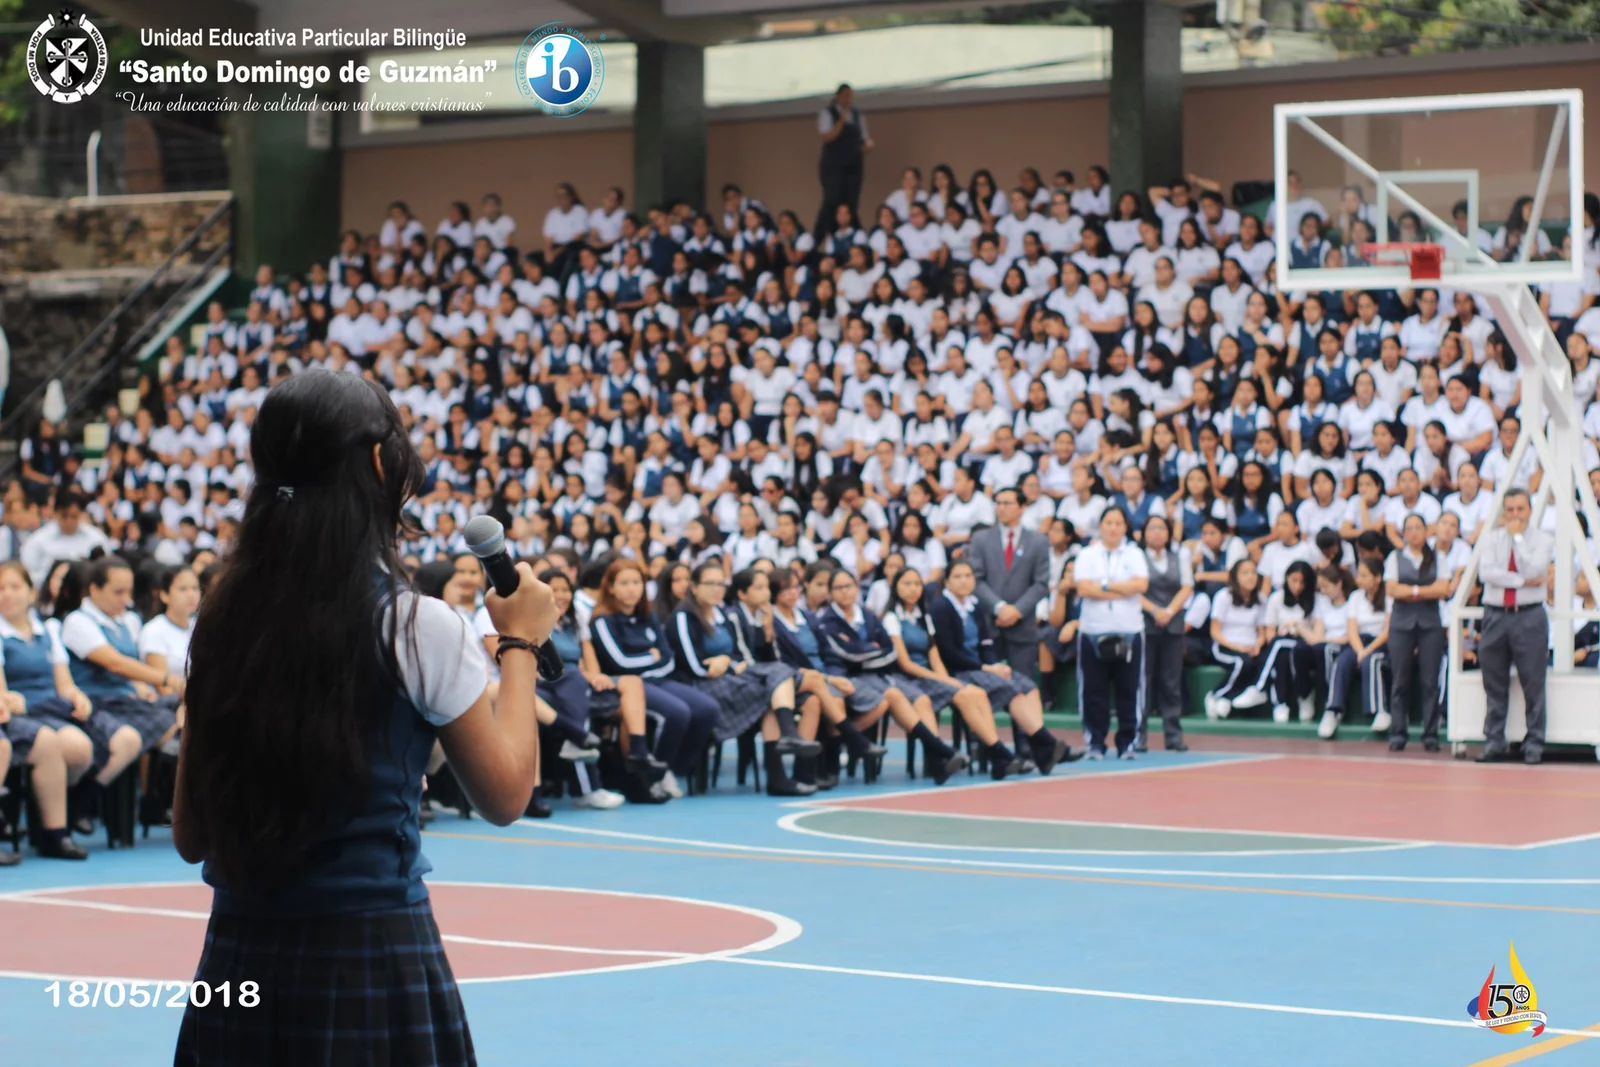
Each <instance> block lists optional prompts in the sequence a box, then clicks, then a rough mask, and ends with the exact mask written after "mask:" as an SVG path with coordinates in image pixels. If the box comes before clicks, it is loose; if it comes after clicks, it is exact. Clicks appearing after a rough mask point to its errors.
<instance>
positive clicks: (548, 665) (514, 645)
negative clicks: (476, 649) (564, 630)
mask: <svg viewBox="0 0 1600 1067" xmlns="http://www.w3.org/2000/svg"><path fill="white" fill-rule="evenodd" d="M496 639H497V642H498V643H497V644H496V645H495V650H494V662H495V665H496V666H498V665H499V664H500V657H501V656H503V655H505V653H506V652H507V651H508V650H510V649H522V650H523V651H526V652H532V653H533V656H534V659H535V660H536V661H537V663H538V668H539V677H541V678H543V679H544V680H545V681H547V682H553V681H555V680H556V679H557V678H560V677H561V676H562V675H563V674H564V673H566V664H564V663H562V662H561V653H560V652H557V651H556V647H555V646H554V645H552V644H551V643H550V642H549V641H546V642H544V643H543V644H542V645H536V644H534V643H533V642H532V641H525V640H523V639H522V638H520V637H510V636H507V635H505V634H497V635H496Z"/></svg>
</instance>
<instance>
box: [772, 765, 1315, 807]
mask: <svg viewBox="0 0 1600 1067" xmlns="http://www.w3.org/2000/svg"><path fill="white" fill-rule="evenodd" d="M1218 754H1219V755H1220V753H1218ZM1200 755H1207V756H1209V755H1212V753H1209V752H1205V753H1200ZM1227 755H1228V758H1226V759H1217V760H1205V761H1203V762H1200V763H1174V764H1172V765H1171V766H1162V767H1151V766H1148V765H1146V766H1143V767H1128V768H1126V769H1123V768H1121V767H1119V768H1117V769H1116V770H1103V771H1089V770H1084V771H1074V772H1070V773H1067V774H1059V775H1057V774H1047V775H1041V776H1040V777H1037V778H1007V779H1006V780H1005V781H1002V782H972V783H969V784H963V785H942V786H932V785H925V786H922V787H920V788H916V789H896V790H893V791H891V792H888V793H878V792H873V793H870V794H866V795H863V796H849V797H827V798H825V799H822V800H795V801H790V802H788V803H786V804H784V805H782V806H783V807H786V808H854V807H860V806H863V805H861V804H858V803H857V802H858V801H872V800H890V799H893V798H896V797H918V796H925V795H926V794H928V793H929V792H930V791H931V790H935V789H937V790H938V793H939V795H940V796H949V795H950V794H951V793H969V792H972V791H973V790H976V789H1003V788H1007V787H1012V788H1015V787H1017V786H1036V785H1043V784H1045V783H1048V782H1079V781H1089V780H1092V779H1096V778H1127V777H1130V776H1132V775H1136V774H1170V773H1172V772H1173V771H1197V770H1200V769H1201V768H1204V767H1223V766H1226V767H1233V766H1237V765H1238V764H1241V763H1267V762H1271V761H1272V760H1280V759H1283V758H1285V757H1284V756H1283V754H1281V753H1277V752H1271V753H1266V754H1250V755H1240V754H1235V753H1228V754H1227ZM866 810H868V811H870V810H873V809H871V808H866Z"/></svg>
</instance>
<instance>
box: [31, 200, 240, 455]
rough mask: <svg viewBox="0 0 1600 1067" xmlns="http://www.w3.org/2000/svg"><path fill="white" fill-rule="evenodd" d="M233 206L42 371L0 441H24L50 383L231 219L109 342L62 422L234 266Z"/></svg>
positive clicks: (198, 229)
mask: <svg viewBox="0 0 1600 1067" xmlns="http://www.w3.org/2000/svg"><path fill="white" fill-rule="evenodd" d="M233 205H234V199H233V197H231V196H230V197H229V198H228V199H227V200H224V201H223V202H222V203H221V204H218V205H217V207H216V209H215V210H214V211H212V212H211V214H209V215H207V216H206V217H205V218H204V219H202V220H201V221H200V223H199V224H198V225H197V226H195V228H194V230H193V231H192V232H191V233H190V234H189V236H187V237H185V238H184V239H183V241H182V242H181V243H180V244H179V245H178V247H177V248H175V249H173V250H172V254H171V255H170V256H168V257H167V258H166V260H165V261H164V262H163V263H162V264H161V265H160V266H158V267H157V268H156V269H155V270H153V271H151V272H150V275H149V277H147V278H145V279H144V281H142V282H140V283H139V285H138V286H137V287H136V288H135V289H134V290H133V292H131V293H129V294H128V295H127V296H126V297H124V298H123V299H122V301H121V302H119V303H118V304H117V306H116V307H115V308H113V309H112V310H111V313H110V314H108V315H107V316H106V317H105V318H104V319H102V320H101V321H100V324H99V325H98V326H96V327H95V328H94V329H93V330H90V331H89V334H88V336H86V337H85V338H84V339H83V340H82V341H79V342H78V344H77V347H75V348H74V349H73V350H72V351H71V352H69V353H68V354H67V355H66V356H65V357H64V358H63V359H62V360H61V361H60V362H58V363H57V364H56V365H55V366H53V367H51V368H50V369H49V370H48V371H47V372H45V374H44V376H43V377H42V378H41V379H40V381H39V384H38V385H36V386H34V388H33V390H32V391H31V392H29V393H28V395H27V396H25V397H23V398H22V399H21V400H20V401H18V402H17V405H16V407H15V408H13V409H12V411H11V414H9V415H7V416H6V417H5V418H4V419H3V420H0V441H7V442H17V441H20V440H21V439H22V438H23V437H24V436H25V435H26V433H27V432H28V431H29V430H30V429H32V427H33V424H34V422H35V421H36V420H37V419H38V418H39V412H40V407H41V405H42V404H43V402H44V396H45V392H46V390H48V389H49V387H50V383H51V382H52V381H62V382H63V383H64V382H65V379H66V377H67V376H68V375H70V374H71V373H72V372H73V371H75V370H77V369H78V368H79V367H80V366H81V365H82V364H83V363H84V362H85V361H86V360H88V359H90V358H91V356H92V355H93V353H94V352H95V351H96V349H97V348H98V346H100V345H101V344H102V343H103V342H104V341H105V340H106V339H107V338H108V337H109V336H111V335H112V334H113V332H114V331H115V330H116V329H117V327H118V326H119V325H121V323H122V321H123V319H124V318H125V317H126V316H127V315H128V314H129V312H131V311H133V310H134V309H135V308H136V307H138V305H139V303H140V302H141V301H142V300H144V299H145V298H146V297H147V296H149V295H150V293H152V292H153V291H155V290H156V289H157V288H158V287H159V286H161V285H162V284H163V283H164V282H166V281H167V279H168V277H169V276H170V275H172V274H173V271H174V268H176V267H177V266H178V265H179V264H180V263H181V262H183V261H184V259H185V258H186V257H187V256H188V255H189V254H190V253H191V252H192V251H194V249H195V247H196V246H197V245H199V243H200V241H201V240H202V239H203V238H204V237H205V235H206V234H207V233H209V232H210V231H211V229H212V227H214V226H215V225H216V224H217V223H218V222H219V221H221V220H222V219H228V220H229V226H228V236H227V238H226V240H224V241H223V242H222V243H221V244H219V245H218V246H217V247H216V248H214V249H213V250H212V251H211V252H210V253H209V254H208V255H207V256H206V258H205V259H204V260H202V261H200V262H199V263H198V264H197V265H196V268H197V269H195V270H193V271H191V272H190V273H189V274H188V275H187V276H186V277H184V278H182V279H181V280H180V282H179V284H178V285H177V287H176V288H175V289H174V290H173V291H172V293H171V294H169V295H168V297H167V299H166V300H165V301H163V302H162V305H161V307H160V308H158V309H157V310H156V311H155V312H154V313H152V314H151V315H149V316H148V317H146V319H145V320H144V322H142V323H141V324H140V325H139V327H138V328H137V329H136V330H134V331H133V333H131V334H130V335H129V336H127V337H126V338H122V339H120V340H115V341H114V342H113V344H112V345H111V348H110V349H109V350H108V351H106V353H105V355H104V358H103V360H102V361H101V364H100V366H98V367H97V368H95V370H94V373H93V374H91V375H90V377H89V379H88V380H87V381H86V382H85V383H84V384H83V385H82V386H80V387H79V388H77V389H76V390H75V391H74V392H73V393H72V395H71V397H70V398H69V399H68V400H67V404H66V411H65V413H64V414H63V415H62V419H61V421H62V422H68V421H70V420H71V419H72V418H73V417H74V416H75V415H76V414H78V413H79V411H80V410H81V409H82V408H83V406H84V405H85V404H86V403H87V402H88V401H89V400H90V399H92V398H93V397H94V396H95V395H96V393H97V392H98V391H99V390H100V389H101V388H102V387H103V386H104V384H105V382H106V380H107V379H108V378H110V377H111V376H112V375H113V374H115V373H117V372H118V371H120V370H121V369H122V368H123V367H124V366H126V365H127V361H128V359H129V357H130V356H135V355H136V354H137V353H138V351H139V347H140V345H142V344H143V343H144V341H145V340H146V339H147V338H149V337H150V335H151V334H153V333H154V332H155V331H156V330H158V329H160V327H161V324H162V323H163V322H165V321H166V319H167V316H168V315H170V314H171V313H172V312H173V311H174V310H175V309H176V308H178V307H179V306H180V305H181V304H182V303H183V301H184V300H186V299H187V298H188V297H189V295H190V294H191V293H193V292H194V290H195V289H196V288H197V287H198V286H200V285H203V284H205V282H206V279H207V278H208V277H209V276H210V275H211V274H212V272H213V271H215V270H216V269H217V268H218V267H220V266H222V265H224V264H231V263H232V262H233V249H234V233H233V225H232V214H233ZM18 463H19V460H18V459H17V457H16V456H14V455H13V456H11V457H9V458H7V459H5V460H4V461H3V462H0V483H4V482H6V481H8V480H10V479H11V478H12V477H13V476H14V475H15V474H16V470H17V466H18Z"/></svg>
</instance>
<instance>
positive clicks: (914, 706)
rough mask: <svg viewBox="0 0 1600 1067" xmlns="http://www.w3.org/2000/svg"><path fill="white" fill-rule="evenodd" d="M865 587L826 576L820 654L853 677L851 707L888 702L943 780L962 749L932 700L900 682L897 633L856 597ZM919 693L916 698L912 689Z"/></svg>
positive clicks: (846, 577) (846, 576) (845, 574)
mask: <svg viewBox="0 0 1600 1067" xmlns="http://www.w3.org/2000/svg"><path fill="white" fill-rule="evenodd" d="M860 595H861V587H860V585H859V584H858V583H857V582H856V579H855V575H853V574H851V573H850V572H849V571H847V570H843V569H840V570H836V571H834V572H833V574H832V575H831V576H830V577H829V579H828V598H829V604H828V606H827V607H826V608H824V609H823V610H822V611H821V612H819V613H818V621H819V623H820V625H821V627H822V660H823V662H824V663H826V664H827V665H828V669H829V670H830V671H832V672H835V673H839V674H844V675H846V676H848V677H849V679H850V682H851V684H852V685H854V686H855V693H854V694H852V695H851V696H850V697H849V698H848V699H849V701H850V706H851V707H852V708H863V709H864V710H865V709H870V710H873V711H875V712H877V714H878V715H881V714H882V711H879V710H878V709H880V708H886V709H887V711H888V712H889V714H891V715H893V716H894V721H895V722H897V723H899V724H900V728H901V729H902V730H904V731H905V732H906V734H907V735H908V736H909V737H911V738H913V739H915V740H916V741H919V742H921V744H922V751H923V759H924V760H925V761H926V764H927V767H928V773H929V774H930V775H931V776H932V777H933V780H934V782H935V783H936V784H938V785H943V784H944V783H945V782H946V781H947V780H948V779H949V778H950V776H951V775H953V774H955V773H956V771H959V770H961V769H962V768H964V767H966V765H967V763H968V760H967V755H966V753H964V752H957V751H955V750H954V749H953V748H951V747H950V746H949V745H948V744H946V743H945V742H944V740H943V739H942V738H941V737H940V736H939V734H938V732H937V731H938V727H939V719H938V716H937V714H936V713H935V712H934V709H933V703H932V701H930V700H929V699H928V698H927V697H925V696H922V695H921V692H920V690H917V689H916V688H915V686H912V685H909V684H904V685H903V684H902V682H901V678H902V677H903V676H902V675H901V674H899V672H897V671H895V670H894V667H895V664H896V661H897V660H898V659H899V653H898V651H896V649H895V647H894V638H892V637H890V636H889V631H887V630H885V629H884V628H883V623H882V622H881V621H880V620H879V619H878V617H877V616H876V615H874V614H873V613H872V612H870V611H868V610H867V609H866V608H865V607H862V606H861V604H859V603H858V600H859V598H860ZM907 690H909V691H910V692H914V693H917V694H918V695H917V697H916V699H915V700H914V701H913V700H911V699H908V692H907Z"/></svg>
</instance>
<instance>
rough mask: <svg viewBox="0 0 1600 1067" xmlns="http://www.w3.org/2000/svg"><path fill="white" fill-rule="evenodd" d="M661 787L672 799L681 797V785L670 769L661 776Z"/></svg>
mask: <svg viewBox="0 0 1600 1067" xmlns="http://www.w3.org/2000/svg"><path fill="white" fill-rule="evenodd" d="M661 788H662V789H664V790H666V793H667V795H668V796H669V797H671V798H672V799H673V800H682V799H683V786H681V785H679V784H678V776H677V775H675V774H673V773H672V772H671V771H668V772H667V773H666V774H664V775H662V776H661Z"/></svg>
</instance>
